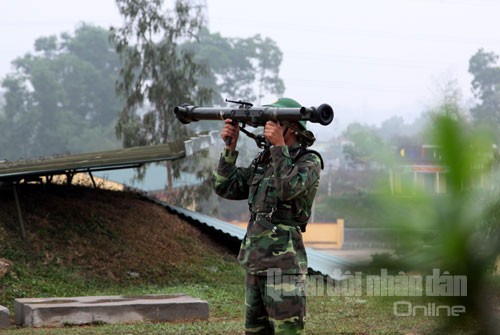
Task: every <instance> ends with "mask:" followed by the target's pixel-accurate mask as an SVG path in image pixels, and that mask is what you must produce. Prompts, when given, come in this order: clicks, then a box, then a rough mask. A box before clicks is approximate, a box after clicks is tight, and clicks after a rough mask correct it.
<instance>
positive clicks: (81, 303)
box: [14, 294, 208, 327]
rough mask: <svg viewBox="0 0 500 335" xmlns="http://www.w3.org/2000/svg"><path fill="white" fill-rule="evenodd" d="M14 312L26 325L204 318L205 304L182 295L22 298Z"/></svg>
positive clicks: (19, 321) (20, 323)
mask: <svg viewBox="0 0 500 335" xmlns="http://www.w3.org/2000/svg"><path fill="white" fill-rule="evenodd" d="M14 315H15V323H16V324H17V325H22V326H27V327H58V326H63V325H84V324H96V323H133V322H140V321H158V322H161V321H185V320H195V319H196V320H207V319H208V303H207V302H206V301H203V300H200V299H196V298H193V297H190V296H186V295H182V294H170V295H145V296H88V297H71V298H23V299H15V300H14Z"/></svg>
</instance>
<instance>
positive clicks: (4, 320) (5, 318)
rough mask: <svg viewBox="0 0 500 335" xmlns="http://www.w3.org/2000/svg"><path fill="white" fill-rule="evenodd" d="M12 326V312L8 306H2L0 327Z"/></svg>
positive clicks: (0, 308)
mask: <svg viewBox="0 0 500 335" xmlns="http://www.w3.org/2000/svg"><path fill="white" fill-rule="evenodd" d="M9 327H10V312H9V309H8V308H7V307H4V306H0V329H5V328H9Z"/></svg>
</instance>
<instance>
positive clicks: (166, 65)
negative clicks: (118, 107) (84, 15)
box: [111, 0, 210, 147]
mask: <svg viewBox="0 0 500 335" xmlns="http://www.w3.org/2000/svg"><path fill="white" fill-rule="evenodd" d="M116 3H117V5H118V9H119V11H120V14H121V15H122V16H123V18H124V25H123V27H121V28H111V34H112V40H113V42H114V44H115V47H116V52H117V53H118V54H119V55H120V57H121V59H122V62H123V66H122V67H121V69H120V75H119V80H118V83H117V92H118V93H119V94H120V95H121V96H123V97H124V98H125V99H126V105H125V106H124V108H123V110H122V111H121V113H120V117H119V120H118V124H117V127H116V131H117V135H118V137H119V138H121V139H122V141H123V145H124V146H125V147H131V146H137V145H148V144H158V143H166V142H167V141H170V142H172V141H175V140H176V139H183V138H185V137H186V136H187V130H186V128H185V127H181V126H180V123H179V122H178V121H177V120H176V119H175V116H174V114H173V112H172V111H173V109H174V107H175V106H177V105H179V104H181V103H184V102H189V103H194V102H198V103H203V102H204V101H208V99H209V98H210V91H209V90H207V89H205V88H203V87H201V86H200V85H198V82H197V78H198V77H199V76H201V75H202V74H203V73H204V71H205V69H204V67H203V66H201V65H199V64H198V63H196V62H195V60H194V54H193V53H191V52H188V51H186V50H182V49H180V48H179V44H180V43H183V42H186V41H189V40H191V39H194V38H195V36H197V35H198V32H199V30H200V29H201V27H202V26H203V24H204V20H205V17H204V13H203V8H202V7H200V6H197V4H196V3H195V2H194V1H189V0H179V1H176V2H175V4H174V6H173V9H171V10H170V11H169V10H164V2H163V1H161V0H157V1H148V0H140V1H136V0H117V1H116ZM139 108H143V110H141V111H140V113H137V112H138V110H139Z"/></svg>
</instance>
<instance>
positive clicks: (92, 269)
mask: <svg viewBox="0 0 500 335" xmlns="http://www.w3.org/2000/svg"><path fill="white" fill-rule="evenodd" d="M19 198H20V203H21V208H22V213H23V216H24V220H25V227H26V235H27V239H26V241H22V239H21V233H20V229H19V223H18V217H17V212H16V207H15V202H14V197H13V192H12V189H11V188H10V187H9V188H3V189H0V204H1V205H0V259H4V263H8V264H10V266H9V267H8V269H7V271H8V272H7V274H4V275H3V276H2V275H1V272H0V277H2V278H0V286H1V288H2V290H1V291H2V296H0V305H6V306H12V305H11V304H12V299H13V298H18V297H21V296H30V295H31V296H43V295H44V293H46V294H54V293H55V292H56V293H57V292H58V291H60V293H59V294H61V295H68V294H69V295H71V294H76V293H78V292H79V287H81V290H83V291H85V290H86V288H88V287H101V288H103V287H106V286H111V287H116V286H123V285H124V286H129V285H162V286H164V285H175V284H178V283H186V282H208V283H210V282H216V278H215V277H216V276H214V274H215V273H217V274H218V275H220V274H221V273H224V271H226V270H227V271H234V269H235V268H237V265H236V261H235V256H234V254H232V253H231V252H230V251H229V249H227V248H225V247H222V246H220V245H219V244H217V243H215V242H214V241H213V240H212V239H211V238H210V237H208V236H206V235H205V234H203V233H202V232H201V231H200V230H198V229H197V228H195V227H193V226H192V225H190V224H189V223H186V222H184V221H182V220H180V219H179V218H177V217H176V216H174V215H171V214H169V213H168V212H167V211H166V210H165V209H164V208H163V207H161V206H159V205H157V204H154V203H153V202H151V201H149V200H148V199H146V198H145V197H144V196H142V195H141V194H139V193H135V192H120V191H109V190H102V189H93V188H89V187H82V186H63V185H20V187H19ZM4 270H5V268H4ZM4 272H5V271H4ZM30 278H33V280H32V281H33V282H30ZM35 281H36V282H35ZM55 285H59V286H60V287H61V289H58V288H57V287H52V286H55ZM66 286H68V287H71V289H69V292H68V291H65V290H64V287H66ZM54 291H55V292H54ZM82 294H83V293H82Z"/></svg>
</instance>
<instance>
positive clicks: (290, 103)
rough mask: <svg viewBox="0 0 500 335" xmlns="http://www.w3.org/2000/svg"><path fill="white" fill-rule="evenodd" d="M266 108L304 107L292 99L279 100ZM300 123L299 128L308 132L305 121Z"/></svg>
mask: <svg viewBox="0 0 500 335" xmlns="http://www.w3.org/2000/svg"><path fill="white" fill-rule="evenodd" d="M264 107H278V108H300V107H302V105H301V104H299V103H298V102H297V101H295V100H293V99H291V98H279V99H278V100H276V101H275V102H273V103H272V104H267V105H264ZM298 122H299V126H300V128H301V129H303V130H307V128H306V121H305V120H300V121H298Z"/></svg>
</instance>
